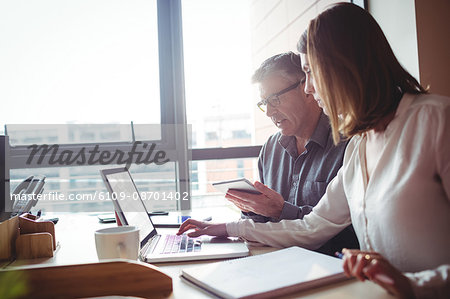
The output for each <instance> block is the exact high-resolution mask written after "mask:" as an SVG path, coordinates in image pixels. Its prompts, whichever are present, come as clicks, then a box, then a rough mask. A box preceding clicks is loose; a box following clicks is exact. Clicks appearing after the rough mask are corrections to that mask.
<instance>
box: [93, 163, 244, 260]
mask: <svg viewBox="0 0 450 299" xmlns="http://www.w3.org/2000/svg"><path fill="white" fill-rule="evenodd" d="M100 173H101V176H102V178H103V181H104V182H105V184H106V188H107V190H108V192H109V193H110V196H111V198H112V199H113V200H112V202H113V204H114V208H115V210H116V213H117V215H118V217H119V220H120V222H121V223H122V225H132V226H136V227H138V228H139V239H140V242H141V249H140V253H139V257H140V259H141V260H142V261H144V262H148V263H160V262H178V261H192V260H206V259H223V258H234V257H243V256H247V255H249V250H248V248H247V245H245V243H244V242H242V241H240V240H238V239H237V238H213V237H210V236H202V237H199V238H189V237H188V236H187V235H185V234H184V235H181V236H177V235H160V234H158V232H157V231H156V228H155V226H154V225H153V223H152V220H151V219H150V217H149V216H148V213H147V209H146V207H145V205H144V202H143V201H142V198H141V196H140V193H139V191H138V189H137V188H136V184H135V183H134V181H133V179H132V177H131V174H130V172H129V171H128V169H127V168H114V169H104V170H100Z"/></svg>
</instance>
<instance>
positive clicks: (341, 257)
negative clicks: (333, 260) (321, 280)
mask: <svg viewBox="0 0 450 299" xmlns="http://www.w3.org/2000/svg"><path fill="white" fill-rule="evenodd" d="M334 255H335V256H336V257H337V258H340V259H341V260H342V259H343V258H344V254H343V253H342V252H338V251H336V252H335V253H334Z"/></svg>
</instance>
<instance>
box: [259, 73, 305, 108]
mask: <svg viewBox="0 0 450 299" xmlns="http://www.w3.org/2000/svg"><path fill="white" fill-rule="evenodd" d="M304 82H305V79H304V78H303V79H302V80H300V81H298V82H297V83H295V84H293V85H291V86H289V87H287V88H285V89H283V90H281V91H279V92H277V93H274V94H271V95H270V96H268V97H267V98H266V99H263V100H261V101H259V102H258V103H257V104H256V105H257V106H258V108H259V109H261V111H262V112H266V106H267V105H268V104H269V105H271V106H272V107H276V106H278V105H280V99H279V96H281V95H283V94H285V93H287V92H289V91H291V90H293V89H295V88H297V86H299V85H300V83H302V84H303V83H304Z"/></svg>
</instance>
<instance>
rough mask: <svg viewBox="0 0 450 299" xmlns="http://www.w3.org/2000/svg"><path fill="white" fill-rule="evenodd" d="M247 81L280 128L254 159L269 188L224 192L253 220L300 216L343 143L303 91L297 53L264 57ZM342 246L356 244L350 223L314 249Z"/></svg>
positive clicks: (313, 201)
mask: <svg viewBox="0 0 450 299" xmlns="http://www.w3.org/2000/svg"><path fill="white" fill-rule="evenodd" d="M252 82H253V83H256V84H259V90H260V95H261V98H262V99H263V100H261V101H260V102H259V103H258V107H259V108H260V109H261V110H263V111H264V112H265V113H266V115H267V116H268V117H270V118H271V120H272V121H273V123H274V124H275V125H276V126H277V127H278V128H279V129H280V132H278V133H276V134H274V135H273V136H271V137H270V138H269V139H268V141H267V142H266V143H265V144H264V146H263V148H262V149H261V153H260V155H259V161H258V168H259V174H260V180H261V183H262V184H265V185H267V186H268V187H269V188H271V190H269V191H267V189H266V188H264V190H265V191H263V194H260V195H254V194H249V193H245V192H239V191H235V190H233V191H229V192H228V194H227V195H226V198H227V199H228V200H230V201H231V202H233V203H234V204H235V205H236V206H237V207H238V208H240V209H241V210H242V211H243V217H245V218H250V219H253V220H254V221H256V222H267V221H274V222H276V221H280V220H283V219H302V218H303V216H305V215H306V214H308V213H310V212H311V210H312V209H313V207H314V206H315V205H317V203H318V202H319V200H320V198H321V197H322V195H323V194H324V193H325V190H326V187H327V185H328V183H329V182H330V181H331V180H332V179H333V178H334V177H335V176H336V174H337V171H338V170H339V168H340V167H341V165H342V159H343V154H344V151H345V147H346V144H347V143H346V142H341V143H339V144H338V145H337V146H335V145H334V143H333V137H332V134H331V127H330V125H329V120H328V118H327V116H326V115H325V114H324V113H323V111H322V109H321V108H320V107H319V106H318V105H317V102H316V101H315V100H314V98H313V96H310V95H308V94H305V92H304V87H305V85H304V84H305V74H304V72H303V71H302V69H301V60H300V56H299V55H297V54H294V53H292V52H289V53H283V54H279V55H275V56H273V57H271V58H269V59H267V60H266V61H264V62H263V63H262V65H261V66H260V68H259V69H257V70H256V72H255V74H254V75H253V77H252ZM261 183H260V182H255V187H256V188H257V189H258V186H259V184H261ZM343 247H346V248H359V244H358V241H357V239H356V236H355V234H354V231H353V228H352V227H351V226H350V227H347V228H346V229H345V230H344V231H342V232H341V233H340V234H338V235H337V236H335V237H334V238H333V239H331V240H330V241H329V242H327V243H326V244H325V245H324V246H322V247H321V248H320V249H319V251H320V252H324V253H327V254H331V255H332V254H334V253H335V252H336V251H339V250H341V249H342V248H343Z"/></svg>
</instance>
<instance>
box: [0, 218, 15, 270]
mask: <svg viewBox="0 0 450 299" xmlns="http://www.w3.org/2000/svg"><path fill="white" fill-rule="evenodd" d="M18 235H19V217H18V216H15V217H12V218H10V219H8V220H5V221H3V222H1V223H0V241H1V242H0V261H2V260H11V259H13V258H14V255H15V252H16V239H17V236H18Z"/></svg>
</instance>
